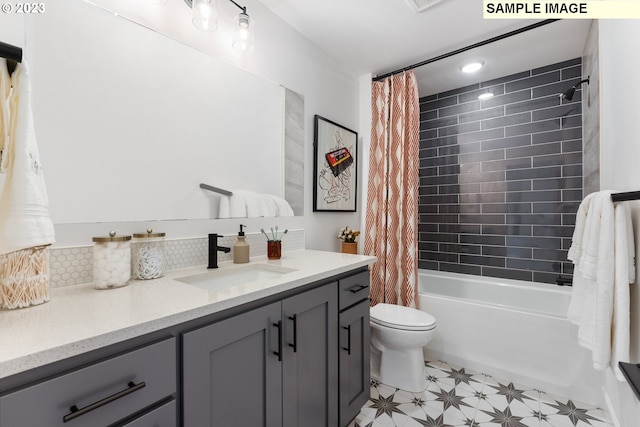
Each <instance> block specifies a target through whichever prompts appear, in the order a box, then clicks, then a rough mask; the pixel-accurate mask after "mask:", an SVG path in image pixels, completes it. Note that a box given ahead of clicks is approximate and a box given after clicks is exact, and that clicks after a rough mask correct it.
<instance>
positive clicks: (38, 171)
mask: <svg viewBox="0 0 640 427" xmlns="http://www.w3.org/2000/svg"><path fill="white" fill-rule="evenodd" d="M2 65H3V66H4V67H3V68H4V69H6V66H5V64H2ZM11 85H12V87H13V89H12V90H11V94H10V95H9V98H8V108H9V110H8V111H9V123H10V125H9V127H8V128H7V131H6V134H7V135H8V136H7V138H6V139H5V149H4V152H3V156H2V157H3V159H2V164H3V166H4V167H5V171H4V172H0V175H3V177H2V181H3V182H2V181H0V182H1V185H2V187H0V254H5V253H9V252H14V251H17V250H20V249H26V248H30V247H34V246H41V245H47V244H51V243H53V242H54V241H55V235H54V229H53V223H52V222H51V219H50V218H49V200H48V196H47V189H46V186H45V181H44V175H43V171H42V166H41V163H40V156H39V154H38V146H37V143H36V136H35V129H34V126H33V115H32V111H31V82H30V81H29V69H28V66H27V64H26V63H24V62H23V63H20V64H18V66H17V67H16V69H15V70H14V72H13V74H12V76H11ZM5 108H6V105H5Z"/></svg>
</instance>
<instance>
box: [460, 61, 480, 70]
mask: <svg viewBox="0 0 640 427" xmlns="http://www.w3.org/2000/svg"><path fill="white" fill-rule="evenodd" d="M483 65H484V63H482V62H481V61H475V62H470V63H468V64H466V65H463V66H462V68H461V70H462V72H463V73H475V72H476V71H478V70H479V69H480V68H482V66H483Z"/></svg>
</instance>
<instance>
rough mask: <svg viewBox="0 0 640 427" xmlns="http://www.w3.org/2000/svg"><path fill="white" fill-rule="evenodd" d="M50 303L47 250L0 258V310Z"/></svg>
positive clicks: (29, 250) (0, 256)
mask: <svg viewBox="0 0 640 427" xmlns="http://www.w3.org/2000/svg"><path fill="white" fill-rule="evenodd" d="M47 301H49V246H48V245H47V246H37V247H34V248H28V249H22V250H19V251H15V252H10V253H8V254H3V255H0V309H3V308H4V309H7V308H8V309H13V308H22V307H29V306H30V305H37V304H42V303H43V302H47Z"/></svg>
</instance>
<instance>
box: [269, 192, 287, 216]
mask: <svg viewBox="0 0 640 427" xmlns="http://www.w3.org/2000/svg"><path fill="white" fill-rule="evenodd" d="M265 196H266V197H269V198H270V199H271V200H273V202H274V203H275V205H276V214H275V216H293V209H291V205H290V204H289V202H287V201H286V200H285V199H283V198H282V197H278V196H274V195H273V194H265Z"/></svg>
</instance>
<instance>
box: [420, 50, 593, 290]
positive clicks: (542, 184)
mask: <svg viewBox="0 0 640 427" xmlns="http://www.w3.org/2000/svg"><path fill="white" fill-rule="evenodd" d="M581 68H582V67H581V60H580V58H577V59H573V60H569V61H565V62H561V63H558V64H554V65H549V66H546V67H542V68H538V69H534V70H530V71H524V72H521V73H518V74H514V75H511V76H507V77H504V78H500V79H495V80H491V81H487V82H482V83H479V84H475V85H472V86H468V87H464V88H460V89H456V90H453V91H449V92H444V93H440V94H437V95H432V96H426V97H424V98H421V99H420V116H421V117H420V120H421V121H420V219H419V238H418V239H419V243H418V249H419V261H418V265H419V268H424V269H430V270H441V271H452V272H460V273H468V274H475V275H482V276H493V277H502V278H511V279H519V280H528V281H535V282H546V283H555V279H556V277H557V276H558V275H560V274H562V275H563V276H570V275H571V274H572V267H573V265H572V264H571V263H570V262H569V261H567V250H568V248H569V246H570V244H571V236H572V234H573V228H574V224H575V217H576V215H575V214H576V212H577V210H578V205H579V204H580V201H581V200H582V112H581V93H582V92H581V91H580V90H578V91H576V94H575V96H574V97H573V101H571V102H569V101H567V100H561V99H560V97H559V96H558V94H559V93H561V92H563V91H565V90H566V89H568V88H569V87H571V86H573V85H574V84H575V83H576V82H577V81H579V80H580V77H581ZM488 91H490V92H492V93H493V94H494V97H493V98H491V99H489V100H485V101H480V100H478V95H479V94H481V93H483V92H488Z"/></svg>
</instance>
